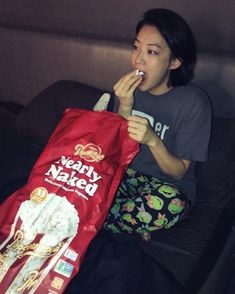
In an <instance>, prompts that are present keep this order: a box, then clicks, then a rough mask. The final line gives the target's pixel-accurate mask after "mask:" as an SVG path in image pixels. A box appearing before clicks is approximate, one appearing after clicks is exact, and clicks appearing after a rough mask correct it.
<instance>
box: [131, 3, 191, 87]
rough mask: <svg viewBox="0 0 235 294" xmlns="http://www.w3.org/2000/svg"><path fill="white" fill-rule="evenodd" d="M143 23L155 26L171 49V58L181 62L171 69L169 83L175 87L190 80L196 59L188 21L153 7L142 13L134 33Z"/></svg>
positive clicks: (175, 14) (167, 10) (173, 13)
mask: <svg viewBox="0 0 235 294" xmlns="http://www.w3.org/2000/svg"><path fill="white" fill-rule="evenodd" d="M144 25H149V26H154V27H155V28H157V30H158V31H159V32H160V34H161V35H162V37H163V38H164V39H165V41H166V43H167V44H168V46H169V48H170V50H171V58H172V59H174V58H177V59H179V60H180V61H181V62H182V65H181V66H180V67H179V68H177V69H174V70H171V72H170V79H169V84H170V85H171V86H173V87H175V86H180V85H185V84H187V83H188V82H190V81H191V80H192V79H193V76H194V68H195V65H196V61H197V46H196V41H195V38H194V35H193V32H192V30H191V28H190V26H189V25H188V23H187V22H186V21H185V20H184V19H183V18H182V17H181V16H180V15H178V14H177V13H175V12H173V11H171V10H169V9H163V8H155V9H150V10H148V11H146V12H145V13H144V15H143V19H141V20H140V21H139V22H138V24H137V26H136V35H137V34H138V33H139V31H140V30H141V28H142V27H143V26H144Z"/></svg>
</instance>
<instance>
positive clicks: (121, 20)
mask: <svg viewBox="0 0 235 294" xmlns="http://www.w3.org/2000/svg"><path fill="white" fill-rule="evenodd" d="M153 7H162V8H169V9H172V10H174V11H176V12H178V13H179V14H181V15H182V16H183V17H184V18H185V19H186V20H187V21H188V23H189V24H190V25H191V27H192V29H193V31H194V33H195V36H196V39H197V42H198V47H199V51H200V52H205V53H207V52H209V53H215V54H223V55H228V56H232V55H233V56H234V54H235V25H234V19H235V1H234V0H223V1H222V0H207V1H206V0H165V1H164V0H159V1H156V0H129V1H128V0H0V26H4V27H16V28H24V29H30V30H39V31H46V32H53V33H57V34H58V33H61V34H68V35H75V36H81V37H91V38H99V39H106V40H115V41H121V42H129V41H131V40H132V39H133V37H134V28H135V24H136V22H137V21H138V19H139V18H140V17H141V15H142V14H143V12H144V11H145V10H147V9H149V8H153Z"/></svg>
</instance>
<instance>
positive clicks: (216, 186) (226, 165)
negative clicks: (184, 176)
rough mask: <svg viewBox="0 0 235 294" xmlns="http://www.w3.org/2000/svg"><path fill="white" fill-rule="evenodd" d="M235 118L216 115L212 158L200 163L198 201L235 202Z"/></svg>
mask: <svg viewBox="0 0 235 294" xmlns="http://www.w3.org/2000/svg"><path fill="white" fill-rule="evenodd" d="M234 150H235V119H224V118H219V117H215V118H213V121H212V133H211V140H210V144H209V155H208V160H207V161H206V162H203V163H199V164H198V167H197V178H198V202H200V203H210V204H211V205H214V206H217V207H220V208H225V207H231V205H233V207H234V205H235V199H234V198H235V197H234V196H235V192H234V191H235V152H234Z"/></svg>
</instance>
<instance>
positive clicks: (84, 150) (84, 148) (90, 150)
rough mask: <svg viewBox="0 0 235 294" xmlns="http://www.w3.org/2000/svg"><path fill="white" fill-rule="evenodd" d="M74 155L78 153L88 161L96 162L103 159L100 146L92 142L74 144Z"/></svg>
mask: <svg viewBox="0 0 235 294" xmlns="http://www.w3.org/2000/svg"><path fill="white" fill-rule="evenodd" d="M74 155H79V156H80V157H81V158H83V159H84V160H86V161H89V162H94V161H96V162H98V161H101V160H103V159H104V155H103V154H102V151H101V149H100V147H99V146H97V145H95V144H93V143H89V144H87V145H82V144H78V145H76V146H75V152H74Z"/></svg>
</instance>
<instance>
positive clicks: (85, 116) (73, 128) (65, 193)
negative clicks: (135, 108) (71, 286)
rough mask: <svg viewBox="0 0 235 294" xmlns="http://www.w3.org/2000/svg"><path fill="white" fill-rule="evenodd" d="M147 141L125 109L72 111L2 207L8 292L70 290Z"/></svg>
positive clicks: (1, 266) (0, 243)
mask: <svg viewBox="0 0 235 294" xmlns="http://www.w3.org/2000/svg"><path fill="white" fill-rule="evenodd" d="M138 151H139V145H138V143H136V142H135V141H133V140H132V139H130V138H129V136H128V132H127V125H126V121H125V120H124V119H123V118H121V117H120V116H118V115H117V114H114V113H111V112H107V111H102V112H94V111H88V110H81V109H68V110H67V111H66V112H65V115H64V116H63V118H62V120H61V121H60V123H59V124H58V126H57V128H56V130H55V131H54V133H53V135H52V136H51V138H50V139H49V141H48V144H47V145H46V147H45V149H44V151H43V152H42V154H41V156H40V157H39V159H38V161H37V162H36V164H35V165H34V167H33V169H32V171H31V173H30V177H29V180H28V182H27V184H26V185H25V186H23V187H22V188H21V189H19V190H17V191H16V192H15V193H13V194H12V195H11V196H10V197H9V198H8V199H7V200H6V201H5V202H4V203H3V204H2V205H1V207H0V292H1V293H8V294H13V293H14V294H16V293H40V294H41V293H51V294H56V293H63V292H64V290H65V288H66V286H67V285H68V283H69V281H70V280H71V279H72V278H73V277H74V275H75V274H77V273H78V271H79V268H80V266H81V263H82V261H83V258H84V255H85V252H86V250H87V248H88V245H89V243H90V241H91V240H92V239H93V238H94V236H95V235H96V233H97V231H98V230H99V229H100V228H101V226H102V224H103V222H104V220H105V217H106V215H107V212H108V209H109V207H110V205H111V203H112V200H113V197H114V195H115V192H116V190H117V187H118V185H119V183H120V180H121V178H122V176H123V174H124V172H125V171H126V168H127V166H128V164H129V163H130V161H131V160H132V159H133V157H134V156H135V155H136V153H137V152H138Z"/></svg>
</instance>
